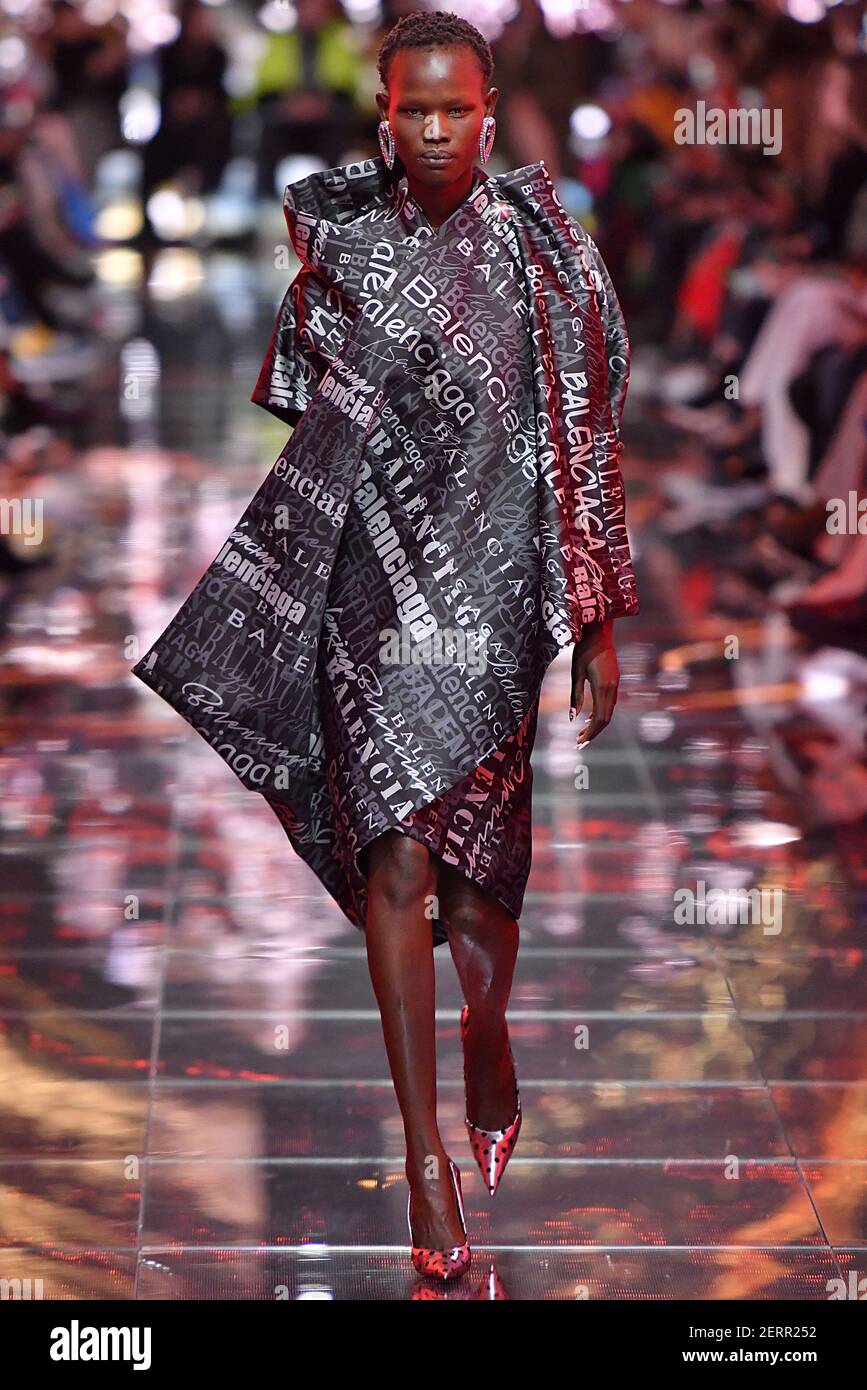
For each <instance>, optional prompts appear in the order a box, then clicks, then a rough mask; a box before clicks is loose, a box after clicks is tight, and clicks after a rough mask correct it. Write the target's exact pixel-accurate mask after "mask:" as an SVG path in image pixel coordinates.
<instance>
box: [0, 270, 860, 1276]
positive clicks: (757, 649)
mask: <svg viewBox="0 0 867 1390" xmlns="http://www.w3.org/2000/svg"><path fill="white" fill-rule="evenodd" d="M179 264H180V269H178V265H179ZM194 271H195V261H194V259H193V260H192V261H190V260H186V261H183V262H181V263H178V262H175V263H173V269H172V272H171V274H169V273H168V272H164V279H163V280H162V281H161V280H160V278H159V276H158V275H157V273H156V271H153V270H152V271H151V285H152V298H151V302H150V303H149V305H148V306H147V308H146V310H145V314H144V317H143V318H141V319H140V320H139V321H138V322H136V323H135V326H134V330H133V335H132V337H131V339H130V340H129V341H131V343H132V346H131V347H130V346H129V341H128V343H127V347H126V348H125V349H124V353H125V355H121V358H120V361H121V371H123V369H124V363H125V362H126V363H127V364H128V363H129V362H130V361H132V362H138V364H139V366H138V369H137V370H138V371H139V376H138V378H137V380H145V381H146V382H147V381H150V383H151V384H150V386H149V388H148V390H149V392H150V394H149V395H148V394H147V393H146V395H145V404H144V405H143V406H142V405H141V400H142V397H141V395H137V396H136V397H135V400H136V402H137V403H138V404H137V405H136V407H135V408H130V406H129V403H128V402H125V396H124V392H123V390H122V389H121V387H120V386H119V382H118V377H117V371H116V364H114V367H113V366H112V364H109V365H107V366H106V368H105V370H104V372H103V374H102V376H101V377H100V379H99V381H98V382H97V383H96V385H95V389H94V398H93V409H92V415H91V418H90V421H89V426H88V430H89V439H88V441H87V447H86V448H85V449H84V450H82V451H81V453H80V454H78V455H76V456H75V457H74V458H71V459H70V460H69V462H68V463H67V464H66V465H65V466H64V467H63V468H58V469H57V470H56V471H55V472H54V473H53V475H52V477H51V478H50V479H48V480H46V482H45V487H44V491H45V495H46V504H45V505H46V517H47V519H48V521H50V523H51V526H52V527H53V532H54V534H53V545H54V556H53V559H52V561H51V563H50V564H48V565H45V566H40V567H38V568H34V569H33V570H32V572H29V573H24V574H21V575H16V576H12V577H11V578H10V577H9V576H6V577H4V580H3V584H4V588H3V594H4V601H3V623H4V632H3V639H2V648H0V681H2V694H3V705H4V716H3V751H2V766H3V783H4V798H3V809H2V818H3V847H2V858H0V867H2V886H0V1110H2V1126H0V1128H2V1140H0V1143H2V1153H0V1245H2V1248H0V1277H3V1278H10V1279H14V1278H20V1279H22V1280H24V1279H27V1278H30V1279H42V1280H43V1287H44V1297H46V1298H54V1299H59V1298H67V1299H80V1298H97V1299H113V1298H114V1299H129V1298H136V1299H165V1298H168V1299H180V1300H183V1299H193V1298H206V1299H230V1300H231V1299H247V1298H255V1299H272V1298H274V1297H279V1296H280V1292H281V1291H285V1294H286V1295H287V1296H288V1297H290V1298H293V1299H294V1298H323V1299H348V1298H352V1299H371V1300H391V1299H405V1298H411V1297H417V1298H431V1297H433V1298H436V1297H448V1298H450V1299H473V1298H478V1299H489V1298H497V1299H499V1298H502V1299H506V1298H510V1299H576V1298H583V1297H588V1298H593V1299H598V1298H604V1299H629V1300H640V1299H674V1298H683V1299H690V1300H715V1299H767V1298H782V1299H801V1298H808V1299H818V1300H825V1299H827V1298H828V1297H829V1296H830V1291H831V1289H832V1288H833V1287H835V1286H834V1285H832V1283H831V1281H834V1280H843V1281H848V1279H849V1277H850V1274H851V1272H853V1271H854V1272H856V1273H857V1275H858V1276H859V1277H863V1276H865V1275H867V989H865V985H867V965H865V950H867V924H865V914H864V896H865V867H864V861H865V854H864V839H863V827H864V821H863V817H862V818H860V819H859V818H858V816H856V815H855V814H854V811H853V810H852V809H851V802H852V800H853V799H857V796H858V795H859V794H860V791H859V789H858V788H854V789H853V787H852V786H851V785H849V784H847V779H846V775H845V768H847V767H851V763H852V760H851V757H848V758H847V756H846V749H847V746H848V743H849V740H851V738H852V736H853V729H854V730H855V733H856V736H857V734H858V729H859V724H860V725H863V720H864V698H863V692H864V683H865V677H864V670H863V668H862V666H861V665H859V663H858V661H857V659H856V658H855V657H853V656H852V655H851V654H845V653H835V652H834V651H833V650H831V649H826V650H825V651H824V653H823V652H822V651H816V650H810V651H805V650H803V649H799V648H798V646H797V643H796V642H795V640H794V638H793V637H792V635H791V634H789V633H787V631H786V629H785V624H784V623H783V622H782V620H781V619H780V618H779V617H776V616H764V615H761V614H759V615H758V616H756V615H755V614H753V615H749V614H747V615H741V616H738V615H737V614H732V613H731V612H729V613H727V614H726V615H724V616H719V617H714V616H713V615H712V614H711V615H710V616H708V615H707V614H706V613H705V614H702V613H701V612H700V611H699V610H698V609H697V608H695V607H694V608H693V609H692V610H690V609H689V608H688V607H687V606H686V605H685V603H684V601H683V600H684V595H685V594H687V593H692V594H693V596H694V592H695V590H694V587H693V589H692V590H690V588H689V586H690V582H691V574H690V570H689V566H688V565H685V563H684V557H683V554H682V553H681V550H680V549H679V547H678V545H677V543H676V542H674V541H671V540H666V537H665V533H664V531H662V530H661V529H660V528H659V527H658V526H657V525H656V522H655V517H656V516H657V515H658V507H657V504H658V501H659V491H658V489H659V478H660V476H661V473H662V470H661V469H659V468H657V465H656V463H655V462H654V461H651V462H650V463H647V462H645V463H644V464H642V461H641V459H640V457H638V456H637V454H636V461H635V462H634V463H633V464H632V465H630V466H631V467H632V468H633V470H634V472H635V482H634V483H632V482H630V499H631V500H632V501H633V505H632V508H631V517H632V527H633V529H634V535H635V543H634V551H635V553H636V556H637V565H638V570H639V587H640V593H641V597H642V605H643V611H642V614H641V616H640V617H638V618H634V619H629V620H626V621H623V622H621V623H619V624H617V625H616V639H617V649H618V657H619V662H620V667H621V673H622V679H621V686H620V699H619V702H618V707H617V710H616V714H615V718H614V720H613V722H612V724H611V726H610V727H609V728H608V729H607V730H606V731H605V732H604V733H603V734H602V735H601V736H600V737H599V738H598V739H597V740H596V741H595V743H594V744H592V745H591V746H590V748H589V749H588V750H587V751H586V753H585V755H584V759H585V764H586V767H587V769H588V772H587V775H586V785H585V777H584V774H582V772H581V766H582V764H581V762H580V760H579V755H578V754H577V753H576V751H575V748H574V741H575V731H576V727H577V726H576V725H573V724H570V723H569V720H568V715H567V708H568V676H569V655H568V653H567V654H565V655H562V656H561V657H560V658H559V659H558V661H557V662H556V663H555V664H554V666H552V668H551V669H550V671H549V674H548V678H547V680H546V685H545V689H544V692H543V700H542V714H541V719H540V725H539V735H538V738H537V743H536V750H535V752H534V755H533V766H534V769H535V778H536V780H535V797H534V824H535V837H534V857H533V871H532V876H531V879H530V884H529V890H528V894H527V898H526V904H525V910H524V913H523V916H522V918H521V947H520V952H519V957H518V963H517V969H516V975H515V986H514V991H513V996H512V1003H511V1008H510V1013H509V1024H510V1030H511V1037H512V1045H513V1049H514V1053H515V1059H516V1063H517V1068H518V1076H519V1082H520V1086H521V1094H522V1100H523V1105H524V1110H525V1116H524V1126H523V1130H522V1133H521V1136H520V1140H519V1143H518V1147H517V1150H516V1154H515V1157H514V1158H513V1159H512V1161H511V1163H510V1166H509V1169H508V1172H507V1174H506V1177H505V1179H504V1181H503V1184H502V1186H501V1188H500V1190H499V1192H498V1194H497V1196H496V1198H495V1199H494V1200H491V1199H489V1198H488V1197H487V1195H486V1193H485V1191H484V1189H483V1187H482V1183H481V1179H480V1176H479V1174H478V1172H477V1170H476V1168H475V1165H474V1164H473V1162H472V1158H471V1156H470V1151H469V1146H468V1143H467V1139H466V1135H465V1131H464V1127H463V1115H464V1109H463V1084H462V1079H461V1070H462V1062H461V1050H460V1039H459V1029H458V1015H459V1010H460V1006H461V1002H462V1000H461V997H460V994H459V990H458V985H457V980H456V977H455V974H454V969H453V967H452V963H451V959H450V957H449V955H448V952H447V951H445V950H441V951H438V952H437V953H436V965H437V972H438V973H437V986H438V993H437V1029H438V1050H439V1075H440V1086H439V1113H440V1121H441V1129H442V1133H443V1138H444V1141H445V1144H446V1147H447V1148H448V1150H449V1151H450V1153H451V1154H452V1155H453V1156H454V1158H455V1159H456V1161H457V1162H458V1164H459V1165H460V1168H461V1172H462V1178H463V1189H464V1198H465V1202H466V1208H467V1218H468V1225H469V1233H470V1239H471V1243H472V1245H473V1249H474V1262H473V1265H472V1267H471V1270H470V1272H469V1273H468V1275H467V1276H466V1277H465V1278H464V1279H463V1280H461V1281H460V1282H459V1283H457V1284H456V1285H454V1286H447V1287H446V1288H445V1289H443V1288H442V1287H437V1286H435V1285H434V1284H432V1283H430V1282H429V1281H425V1280H421V1279H419V1278H418V1277H417V1276H416V1275H415V1273H414V1271H413V1270H412V1267H411V1265H410V1262H409V1249H408V1238H407V1231H406V1217H405V1209H406V1191H407V1189H406V1182H405V1178H404V1172H403V1162H404V1154H403V1148H402V1129H401V1124H400V1119H399V1113H398V1110H397V1104H396V1101H395V1098H394V1094H393V1091H392V1087H391V1082H390V1080H389V1076H388V1069H387V1063H386V1056H385V1050H384V1045H383V1041H382V1035H381V1030H380V1024H379V1017H378V1013H377V1009H376V1004H375V1000H374V996H373V991H372V987H371V984H370V980H369V977H368V973H367V966H366V959H365V954H364V949H363V941H362V939H361V937H360V935H359V933H358V932H357V931H355V930H354V929H353V928H352V927H351V926H350V924H349V923H348V922H347V921H346V920H345V919H344V918H343V917H342V916H341V915H340V913H339V912H338V910H337V909H336V907H335V906H334V904H333V903H332V902H331V900H330V899H328V898H327V896H326V895H325V894H324V891H323V890H321V888H320V886H319V884H318V881H317V880H316V879H315V878H314V877H313V875H312V874H311V873H310V872H309V871H308V870H307V869H306V868H305V867H304V866H303V865H302V864H301V863H300V862H299V861H298V860H297V859H295V857H294V856H293V854H292V852H291V849H290V848H289V846H288V843H287V841H286V839H285V836H284V834H283V832H282V830H281V829H280V826H279V825H278V823H277V821H276V820H275V818H274V816H273V814H272V813H271V812H270V810H269V809H268V808H267V806H265V804H264V803H263V802H261V801H260V800H259V798H257V797H256V796H255V795H252V794H250V793H248V792H246V791H244V790H243V788H242V787H241V786H240V784H239V783H238V782H237V781H236V780H235V779H234V778H233V777H232V774H231V772H230V771H229V770H228V769H227V768H226V766H225V765H224V764H223V762H222V760H221V759H220V758H218V757H217V755H216V754H215V753H214V751H213V750H212V749H210V748H209V747H208V746H207V745H206V744H205V743H204V742H203V741H202V740H201V739H200V738H199V737H198V736H197V735H195V734H194V733H193V732H192V731H191V730H190V729H189V728H188V727H187V725H186V724H185V723H184V722H183V721H182V720H181V719H180V718H179V717H178V716H177V715H176V714H174V713H173V712H172V711H171V710H170V709H168V708H167V707H166V706H165V705H164V704H163V703H162V701H160V700H159V699H158V698H157V697H156V696H154V695H152V694H150V692H148V691H147V690H146V689H145V688H144V687H143V686H141V685H140V683H139V682H137V681H135V680H134V678H133V677H132V676H130V675H129V674H128V671H129V667H130V666H131V665H132V664H133V661H134V659H135V658H136V657H137V654H138V651H139V650H143V649H145V647H146V646H147V644H148V643H149V642H150V641H151V640H152V639H153V637H154V636H155V635H156V634H157V633H158V632H159V631H160V630H161V629H162V627H163V625H164V623H165V621H166V620H167V619H168V617H169V616H171V614H172V613H173V612H174V611H175V608H176V607H177V605H178V603H179V602H180V600H181V599H182V598H183V597H184V596H185V595H186V594H187V593H188V592H189V590H190V589H191V588H192V585H193V583H194V582H195V580H196V579H197V578H198V576H199V574H200V573H201V572H202V570H203V569H204V568H205V566H206V564H207V563H208V562H209V561H210V559H211V558H212V557H213V555H214V554H215V553H216V550H217V549H218V547H219V545H220V543H221V542H222V540H223V539H224V537H225V535H226V534H227V533H228V531H229V529H230V528H231V526H232V525H233V523H234V522H235V520H236V519H237V517H238V516H239V514H240V512H241V510H242V508H243V506H244V505H245V503H246V501H247V500H248V498H249V497H250V496H251V495H252V493H253V492H254V491H255V489H256V487H257V486H258V483H259V481H260V480H261V479H262V477H264V475H265V473H266V472H267V471H268V468H269V467H270V463H271V461H272V460H273V459H274V458H276V456H277V454H278V452H279V450H280V448H281V446H282V443H283V441H284V437H285V436H284V432H283V430H282V429H281V427H280V426H279V425H278V424H277V423H276V422H275V421H271V420H269V419H268V418H267V417H266V416H265V415H264V414H263V413H262V412H259V411H257V410H256V409H255V408H254V407H253V406H252V405H249V404H248V403H247V398H248V395H249V392H250V390H251V389H252V385H253V382H254V380H255V374H256V370H257V368H258V363H259V359H260V357H261V355H262V352H263V351H264V343H265V340H266V335H267V330H268V325H269V324H270V317H271V315H270V302H269V303H268V304H266V305H265V306H264V310H265V311H264V313H258V312H256V313H254V312H252V311H245V310H243V308H239V305H241V306H243V305H244V304H245V303H246V304H247V305H248V306H249V304H251V303H256V302H257V297H258V301H259V303H260V308H261V307H262V305H261V293H262V286H261V283H260V282H259V281H258V280H257V278H256V276H255V273H254V271H253V270H252V269H251V268H250V267H249V266H245V265H244V264H243V263H240V262H235V261H232V260H231V259H230V258H226V259H225V260H216V259H215V261H214V262H212V263H210V264H209V265H207V266H204V267H199V270H198V271H197V272H195V273H194ZM172 276H174V279H173V278H172ZM121 278H122V277H121ZM166 283H168V284H169V285H170V286H173V287H174V292H173V293H168V294H167V293H164V292H161V288H160V287H161V286H162V287H163V290H164V287H165V284H166ZM134 288H135V287H134V286H132V287H131V288H130V289H129V295H128V299H125V298H124V294H122V293H120V292H116V295H115V299H114V300H112V301H111V302H112V303H113V305H114V308H115V310H116V312H117V314H118V315H119V316H120V317H121V318H122V313H123V311H124V310H125V309H126V310H127V311H129V312H130V313H133V312H134V309H133V308H131V307H130V306H134V305H135V304H136V303H137V299H136V296H135V293H134ZM245 295H246V299H245ZM142 364H144V365H142ZM148 372H150V377H148ZM731 633H736V634H737V635H738V636H739V638H740V657H739V659H738V660H736V661H732V660H729V659H727V658H726V657H725V656H724V655H723V652H722V639H723V637H724V636H725V635H726V634H731ZM136 641H137V642H138V644H139V645H138V647H136V646H135V642H136ZM859 681H860V686H859ZM859 691H860V693H859ZM582 722H583V721H582ZM793 729H794V730H796V732H797V742H798V746H799V747H804V746H806V745H807V744H809V743H810V740H811V739H814V740H815V743H816V746H817V747H820V748H821V749H824V750H825V751H826V752H827V753H828V756H827V758H826V759H825V761H824V762H821V763H820V762H819V761H814V763H813V764H812V766H811V767H809V766H808V767H807V768H806V769H805V767H804V766H803V760H799V759H798V758H794V757H793V756H792V746H793V743H792V730H793ZM860 737H861V738H862V739H863V727H862V728H861V729H860ZM828 750H830V751H828ZM835 752H836V753H837V754H838V757H839V761H838V764H837V766H836V770H835V765H834V763H833V756H832V755H833V754H834V753H835ZM861 790H863V789H861ZM862 809H863V808H862ZM699 883H704V884H705V885H706V888H707V890H708V891H710V890H711V889H716V890H723V891H724V893H728V894H733V893H735V892H736V891H737V890H740V889H752V888H759V887H761V888H764V889H765V890H766V891H767V892H768V894H770V895H771V896H770V897H768V899H767V901H768V902H769V903H770V902H773V903H775V904H776V907H777V909H778V910H777V912H776V914H775V915H774V916H773V917H770V916H769V917H766V918H764V917H756V918H754V919H753V920H745V921H737V920H736V913H734V914H732V913H730V914H728V915H729V918H730V920H723V921H719V922H714V921H712V920H702V919H701V916H700V914H699V915H698V916H697V917H696V920H694V921H693V922H691V923H690V922H689V920H687V921H686V922H682V921H680V920H678V918H677V916H676V913H675V906H674V904H675V902H676V898H675V895H676V894H677V893H678V892H682V891H683V890H687V889H696V887H697V885H698V884H699ZM774 890H779V896H778V897H777V898H773V892H774ZM707 916H709V917H712V914H707Z"/></svg>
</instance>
